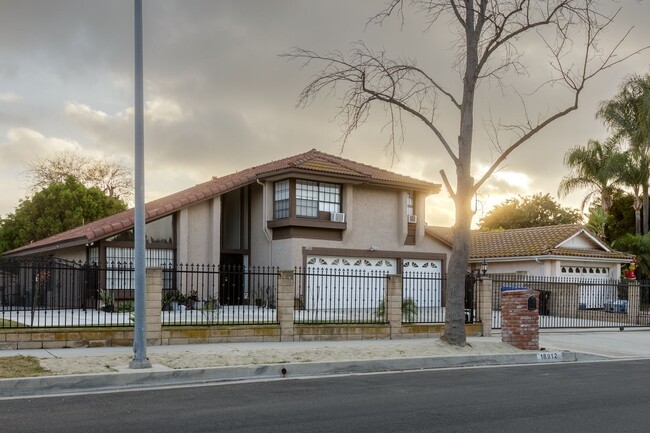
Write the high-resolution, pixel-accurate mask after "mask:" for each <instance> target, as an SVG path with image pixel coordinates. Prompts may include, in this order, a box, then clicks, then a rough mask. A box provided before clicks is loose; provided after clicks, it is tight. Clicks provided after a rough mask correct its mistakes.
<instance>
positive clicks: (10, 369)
mask: <svg viewBox="0 0 650 433" xmlns="http://www.w3.org/2000/svg"><path fill="white" fill-rule="evenodd" d="M46 374H50V372H49V371H48V370H46V369H45V368H43V366H41V364H40V362H39V360H38V358H35V357H33V356H22V355H21V356H9V357H2V358H0V378H1V379H10V378H15V377H33V376H43V375H46Z"/></svg>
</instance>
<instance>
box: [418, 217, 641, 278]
mask: <svg viewBox="0 0 650 433" xmlns="http://www.w3.org/2000/svg"><path fill="white" fill-rule="evenodd" d="M426 233H427V235H428V236H429V237H431V238H433V239H436V240H438V241H440V242H442V243H444V244H445V245H447V246H448V247H449V248H450V249H451V245H452V230H451V229H450V228H447V227H427V228H426ZM471 239H472V244H471V247H470V260H469V263H470V267H471V268H473V269H477V268H479V267H480V265H481V263H482V262H483V260H485V261H486V262H487V264H488V272H489V273H490V274H523V275H533V276H544V277H582V278H590V279H619V278H620V277H621V265H622V264H626V263H630V262H631V261H632V259H633V257H632V256H630V255H629V254H626V253H621V252H619V251H614V250H612V249H610V248H609V247H608V246H607V245H605V244H604V243H603V242H602V241H600V240H599V239H598V238H597V237H596V236H594V235H593V234H592V233H591V232H589V230H587V229H586V228H585V227H584V226H583V225H580V224H563V225H556V226H547V227H531V228H525V229H511V230H491V231H479V230H473V231H472V238H471Z"/></svg>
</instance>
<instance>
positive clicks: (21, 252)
mask: <svg viewBox="0 0 650 433" xmlns="http://www.w3.org/2000/svg"><path fill="white" fill-rule="evenodd" d="M89 242H92V241H91V240H89V239H88V238H87V237H85V236H82V237H78V238H74V239H68V240H65V241H62V242H53V243H51V244H46V245H39V246H37V247H34V248H30V246H29V245H27V246H24V247H20V248H16V249H14V250H11V251H6V252H5V253H3V254H2V256H3V257H21V256H29V255H35V254H41V253H46V252H51V251H56V250H59V249H61V248H70V247H78V246H80V245H86V244H88V243H89Z"/></svg>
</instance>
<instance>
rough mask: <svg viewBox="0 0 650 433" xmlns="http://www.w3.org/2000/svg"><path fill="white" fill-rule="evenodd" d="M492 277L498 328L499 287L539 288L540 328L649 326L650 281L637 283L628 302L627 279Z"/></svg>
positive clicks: (495, 324)
mask: <svg viewBox="0 0 650 433" xmlns="http://www.w3.org/2000/svg"><path fill="white" fill-rule="evenodd" d="M489 277H490V278H491V279H492V287H493V296H492V310H493V312H492V326H493V328H500V327H501V289H502V288H504V287H509V288H521V289H532V290H538V291H539V293H540V300H539V306H538V308H539V314H540V328H608V327H612V328H618V327H621V326H623V327H625V326H648V325H649V322H650V316H649V315H648V312H647V308H645V309H644V307H643V305H644V302H645V301H644V299H648V297H649V296H650V293H649V291H650V289H649V288H650V284H648V285H646V284H645V283H644V282H641V283H639V292H638V293H639V294H638V297H637V299H635V300H633V302H632V303H631V302H630V299H629V288H630V284H637V283H636V282H630V281H627V280H610V279H588V278H574V277H570V278H567V277H535V276H529V275H490V276H489Z"/></svg>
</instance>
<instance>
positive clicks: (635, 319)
mask: <svg viewBox="0 0 650 433" xmlns="http://www.w3.org/2000/svg"><path fill="white" fill-rule="evenodd" d="M640 304H641V291H640V288H639V283H638V282H637V281H630V285H629V286H628V289H627V317H628V319H629V320H630V323H632V324H634V325H637V324H639V309H640V307H641V305H640Z"/></svg>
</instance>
